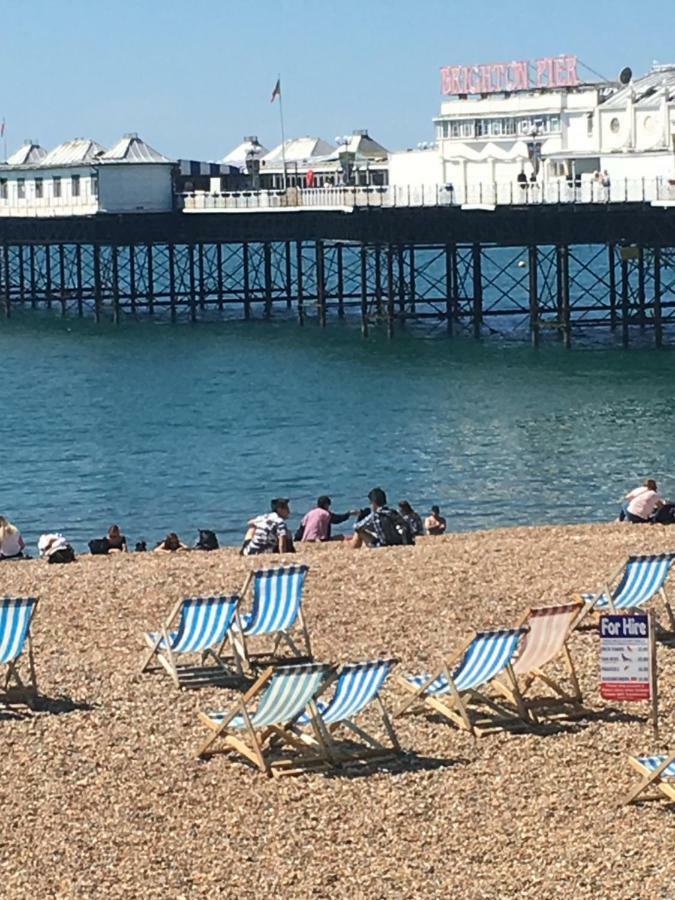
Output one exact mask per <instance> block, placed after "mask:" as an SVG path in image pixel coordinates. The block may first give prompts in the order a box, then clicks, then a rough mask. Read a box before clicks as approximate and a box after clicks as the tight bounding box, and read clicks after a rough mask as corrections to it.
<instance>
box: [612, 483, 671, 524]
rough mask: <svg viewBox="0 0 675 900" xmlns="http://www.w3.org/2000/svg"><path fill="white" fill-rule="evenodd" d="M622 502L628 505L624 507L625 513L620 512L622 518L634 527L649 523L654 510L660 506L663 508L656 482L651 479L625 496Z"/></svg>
mask: <svg viewBox="0 0 675 900" xmlns="http://www.w3.org/2000/svg"><path fill="white" fill-rule="evenodd" d="M624 500H627V501H628V505H627V506H626V508H625V511H624V510H622V512H623V513H624V517H625V518H626V519H627V520H628V521H629V522H632V523H633V524H634V525H641V524H644V523H645V522H649V519H650V518H651V516H653V515H654V513H655V512H656V510H657V509H658V508H659V507H660V506H663V499H662V498H661V496H660V495H659V492H658V488H657V486H656V482H655V481H654V479H653V478H648V479H647V481H645V483H644V484H643V485H640V487H637V488H635V489H634V490H632V491H630V493H628V494H626V496H625V497H624ZM619 518H621V516H619Z"/></svg>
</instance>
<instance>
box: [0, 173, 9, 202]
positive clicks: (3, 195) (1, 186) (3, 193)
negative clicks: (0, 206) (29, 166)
mask: <svg viewBox="0 0 675 900" xmlns="http://www.w3.org/2000/svg"><path fill="white" fill-rule="evenodd" d="M7 197H8V194H7V179H6V178H0V200H6V199H7Z"/></svg>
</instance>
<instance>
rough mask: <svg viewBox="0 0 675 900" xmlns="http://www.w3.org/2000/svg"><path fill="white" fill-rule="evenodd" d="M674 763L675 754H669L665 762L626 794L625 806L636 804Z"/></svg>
mask: <svg viewBox="0 0 675 900" xmlns="http://www.w3.org/2000/svg"><path fill="white" fill-rule="evenodd" d="M673 762H675V753H669V754H668V755H667V756H666V758H665V759H664V760H663V762H662V763H661V764H660V765H659V766H658V767H657V768H656V769H654V771H653V772H649V773H647V774H646V775H645V776H644V777H643V778H642V779H641V780H640V781H639V783H638V784H636V785H635V786H634V787H633V788H631V790H630V791H629V792H628V793H627V794H626V797H625V799H624V801H623V802H624V804H628V803H634V802H635V800H637V799H638V797H639V796H640V794H642V793H643V792H644V791H645V790H646V789H647V788H648V787H649V785H650V784H652V783H654V782H656V781H657V780H658V779H659V778H660V776H661V773H662V772H664V771H665V770H666V769H667V768H668V766H670V765H671V763H673ZM633 765H635V764H633Z"/></svg>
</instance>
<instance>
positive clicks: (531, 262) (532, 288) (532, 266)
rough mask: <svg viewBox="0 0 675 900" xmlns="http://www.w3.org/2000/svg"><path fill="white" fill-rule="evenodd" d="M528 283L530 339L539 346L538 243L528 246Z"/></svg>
mask: <svg viewBox="0 0 675 900" xmlns="http://www.w3.org/2000/svg"><path fill="white" fill-rule="evenodd" d="M527 255H528V267H529V268H528V284H529V295H530V340H531V341H532V346H533V347H538V346H539V337H540V334H539V327H540V323H539V284H538V281H539V279H538V275H539V254H538V253H537V247H536V245H532V246H530V247H528V253H527Z"/></svg>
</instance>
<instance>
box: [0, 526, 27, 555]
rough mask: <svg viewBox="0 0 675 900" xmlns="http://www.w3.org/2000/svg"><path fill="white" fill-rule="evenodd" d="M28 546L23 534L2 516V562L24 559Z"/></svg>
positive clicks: (0, 539) (0, 549)
mask: <svg viewBox="0 0 675 900" xmlns="http://www.w3.org/2000/svg"><path fill="white" fill-rule="evenodd" d="M25 546H26V544H25V541H24V539H23V538H22V537H21V532H20V531H19V529H18V528H17V527H16V525H13V524H12V523H11V522H10V521H9V519H7V518H5V516H0V560H3V559H23V551H24V548H25Z"/></svg>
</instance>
